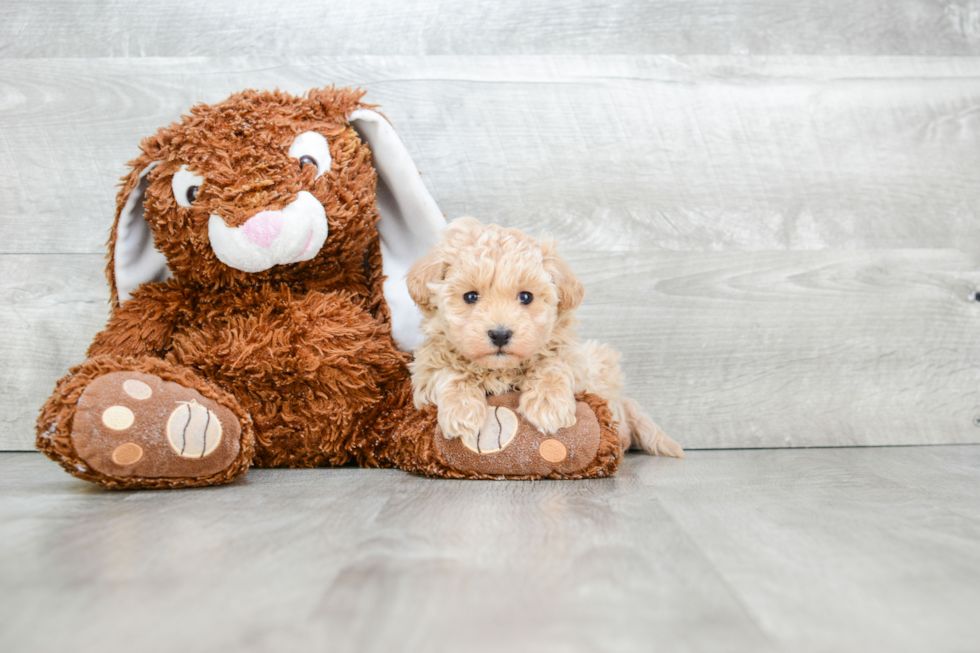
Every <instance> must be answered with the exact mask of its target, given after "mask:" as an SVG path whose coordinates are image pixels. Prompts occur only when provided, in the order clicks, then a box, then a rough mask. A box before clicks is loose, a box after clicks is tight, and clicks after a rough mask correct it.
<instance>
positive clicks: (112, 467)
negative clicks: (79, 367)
mask: <svg viewBox="0 0 980 653" xmlns="http://www.w3.org/2000/svg"><path fill="white" fill-rule="evenodd" d="M71 439H72V442H73V444H74V447H75V451H76V452H77V454H78V457H79V458H80V459H81V460H82V461H83V462H85V463H86V464H88V465H90V466H91V467H92V469H93V470H95V471H97V472H100V473H102V474H106V475H108V476H111V477H115V478H132V477H142V478H161V479H163V478H175V479H176V478H186V479H193V478H201V477H205V476H211V475H214V474H217V473H218V472H221V471H222V470H225V469H226V468H228V467H229V466H230V465H232V464H233V463H234V462H235V460H236V458H237V457H238V455H239V452H240V451H241V424H240V423H239V420H238V418H237V417H236V416H235V414H234V413H233V412H232V411H231V410H229V409H228V408H226V407H225V406H222V405H220V404H218V403H217V402H215V401H213V400H211V399H208V398H206V397H204V396H203V395H201V394H200V393H199V392H197V391H196V390H192V389H190V388H185V387H184V386H182V385H180V384H177V383H173V382H170V381H164V380H163V379H161V378H159V377H157V376H155V375H153V374H145V373H142V372H112V373H110V374H106V375H104V376H100V377H99V378H97V379H95V380H94V381H92V382H91V383H90V384H89V385H88V387H87V388H86V389H85V392H83V393H82V396H81V398H80V399H79V401H78V408H77V411H76V413H75V418H74V423H73V427H72V433H71Z"/></svg>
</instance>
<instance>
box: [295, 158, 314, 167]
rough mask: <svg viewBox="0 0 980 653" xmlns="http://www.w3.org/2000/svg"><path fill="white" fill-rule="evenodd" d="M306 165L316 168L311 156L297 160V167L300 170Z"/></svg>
mask: <svg viewBox="0 0 980 653" xmlns="http://www.w3.org/2000/svg"><path fill="white" fill-rule="evenodd" d="M307 163H309V164H311V165H312V166H313V167H314V168H315V167H316V159H314V158H313V157H312V156H301V157H300V158H299V167H300V168H302V167H303V166H305V165H306V164H307Z"/></svg>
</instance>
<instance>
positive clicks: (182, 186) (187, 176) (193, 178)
mask: <svg viewBox="0 0 980 653" xmlns="http://www.w3.org/2000/svg"><path fill="white" fill-rule="evenodd" d="M203 183H204V177H202V176H201V175H197V174H194V173H193V172H191V171H190V170H188V169H187V166H186V165H182V166H180V170H178V171H177V172H175V173H174V176H173V179H171V181H170V187H171V188H172V189H173V191H174V199H175V200H177V205H178V206H190V205H191V204H192V203H193V202H194V200H196V199H197V191H198V189H199V188H200V187H201V184H203Z"/></svg>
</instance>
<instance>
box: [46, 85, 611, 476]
mask: <svg viewBox="0 0 980 653" xmlns="http://www.w3.org/2000/svg"><path fill="white" fill-rule="evenodd" d="M362 95H363V93H361V92H359V91H352V90H350V89H334V88H328V89H322V90H313V91H310V92H309V93H307V94H306V95H305V96H303V97H294V96H292V95H289V94H286V93H282V92H279V91H275V92H258V91H245V92H242V93H238V94H235V95H233V96H232V97H231V98H229V99H228V100H226V101H224V102H221V103H219V104H214V105H198V106H196V107H194V108H193V109H192V110H191V112H190V115H187V116H184V117H183V118H182V119H181V120H180V121H179V122H175V123H173V124H171V125H170V126H168V127H164V128H163V129H161V130H160V131H158V132H157V133H156V134H154V135H153V136H151V137H149V138H146V139H144V141H143V142H142V143H141V145H140V149H141V150H142V154H140V156H138V157H137V158H136V159H134V160H133V161H131V162H130V164H129V165H130V168H131V172H130V173H129V175H128V176H127V177H124V178H123V186H122V189H121V191H120V192H119V195H118V198H117V210H116V219H115V222H114V224H113V227H112V231H111V234H110V237H109V263H108V267H107V276H108V279H109V285H110V292H111V309H112V310H111V316H110V319H109V323H108V325H107V327H106V328H105V330H104V331H102V332H101V333H99V334H98V335H97V336H96V337H95V340H94V342H93V343H92V345H91V346H90V347H89V350H88V358H87V360H86V361H85V362H83V363H82V364H81V365H79V366H77V367H75V368H73V369H72V370H71V371H70V373H69V374H68V375H67V376H66V377H64V378H63V379H61V380H60V381H59V382H58V383H57V386H56V388H55V391H54V394H53V395H52V396H51V398H50V399H49V400H48V401H47V403H46V404H45V405H44V407H43V408H42V411H41V416H40V418H39V419H38V429H37V447H38V448H39V449H40V450H41V451H43V452H44V453H45V454H47V455H48V456H49V457H51V458H53V459H55V460H57V461H58V462H60V463H61V464H62V466H63V467H64V468H65V469H66V470H67V471H68V472H70V473H71V474H73V475H75V476H77V477H79V478H83V479H86V480H89V481H94V482H96V483H99V484H101V485H104V486H107V487H110V488H160V487H169V488H176V487H187V486H200V485H215V484H220V483H226V482H228V481H231V480H233V479H234V478H236V477H238V476H240V475H241V474H243V473H244V472H245V471H246V470H247V469H248V468H249V467H250V466H251V465H257V466H262V467H317V466H332V465H343V464H348V463H354V464H358V465H362V466H374V467H378V466H396V467H400V468H402V469H406V470H409V471H413V472H417V473H423V474H429V475H433V476H444V477H454V478H459V477H477V478H500V477H504V478H539V477H554V478H583V477H592V476H603V475H608V474H611V473H612V472H613V471H615V469H616V466H617V465H618V463H619V459H620V455H621V452H620V449H619V444H618V440H617V436H616V433H615V428H614V425H613V424H612V420H611V418H610V416H609V411H608V410H607V408H606V406H605V404H604V402H603V401H602V400H601V399H598V398H597V397H585V398H584V399H585V401H586V402H588V404H589V406H590V415H594V418H595V419H594V420H591V421H589V423H588V424H584V425H582V426H581V427H580V428H578V429H577V431H575V433H572V432H571V431H573V430H574V429H571V430H569V431H570V432H569V433H568V434H566V436H567V438H571V439H570V440H569V447H571V449H572V450H573V452H577V455H573V456H569V457H568V458H567V459H566V460H564V461H560V462H556V463H547V464H546V465H545V466H544V467H542V466H541V464H540V461H536V463H535V465H532V466H528V464H527V463H526V461H524V459H523V458H521V457H520V456H518V457H517V458H514V457H513V453H514V452H515V451H518V449H520V448H521V447H524V448H528V450H529V451H531V450H533V448H534V446H535V445H534V437H533V434H531V431H533V429H529V428H528V426H527V424H525V423H521V424H520V428H521V433H522V434H523V435H520V434H518V435H519V437H516V438H513V440H514V442H515V444H514V445H513V446H514V447H516V448H515V449H514V450H513V451H512V452H511V454H512V455H511V458H508V459H507V460H505V461H502V462H501V463H500V464H498V465H496V466H494V465H493V464H491V465H489V466H487V459H485V458H484V459H481V460H479V461H478V462H479V463H480V464H476V465H475V464H474V460H472V459H470V458H468V456H469V455H470V454H469V452H463V451H456V450H454V449H453V448H452V447H453V446H454V443H451V442H441V441H438V440H436V439H435V433H436V430H437V429H436V415H435V412H434V409H431V408H429V409H423V410H419V409H416V408H415V407H414V406H413V403H412V388H411V383H410V378H409V372H408V368H407V364H408V363H409V362H410V361H411V355H410V354H409V353H406V352H407V351H410V350H411V348H412V347H413V346H415V345H417V344H419V343H420V342H421V332H420V331H419V328H418V324H419V317H420V316H419V313H418V310H417V309H416V307H415V305H414V304H413V302H412V300H411V297H410V296H409V294H408V291H407V288H406V285H405V281H404V276H405V273H406V272H407V270H408V269H409V267H410V266H411V264H412V262H413V261H415V260H416V259H418V258H420V257H421V256H422V255H424V254H425V253H426V251H427V250H428V249H429V247H430V246H431V245H433V244H434V243H435V242H436V241H437V239H438V237H439V234H440V232H441V230H442V229H443V228H444V226H445V220H444V218H443V216H442V214H441V213H440V211H439V209H438V207H437V206H436V204H435V202H434V201H433V199H432V198H431V196H430V195H429V193H428V192H427V191H426V189H425V186H424V185H423V184H422V181H421V178H420V177H419V174H418V171H417V169H416V167H415V165H414V163H413V162H412V160H411V157H410V156H409V154H408V152H407V151H406V149H405V147H404V145H403V144H402V143H401V141H400V140H399V139H398V136H397V135H396V134H395V132H394V130H393V129H392V127H391V126H390V125H389V124H388V122H387V121H386V120H385V119H384V118H383V117H382V116H381V115H379V114H378V113H376V112H374V111H373V110H372V108H371V106H370V105H366V104H363V103H362V102H361V98H362ZM515 428H517V427H515ZM447 447H448V448H447ZM515 460H516V462H515ZM491 462H492V461H491Z"/></svg>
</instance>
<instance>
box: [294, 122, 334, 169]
mask: <svg viewBox="0 0 980 653" xmlns="http://www.w3.org/2000/svg"><path fill="white" fill-rule="evenodd" d="M289 156H291V157H293V158H294V159H298V160H299V167H300V169H302V168H303V166H305V165H306V164H307V163H312V164H313V165H314V166H316V176H317V177H319V176H320V175H322V174H323V173H324V172H326V171H327V170H329V169H330V145H329V144H328V143H327V139H326V138H324V137H323V136H322V135H321V134H318V133H316V132H303V133H302V134H300V135H299V136H297V137H296V140H294V141H293V144H292V145H290V146H289Z"/></svg>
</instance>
